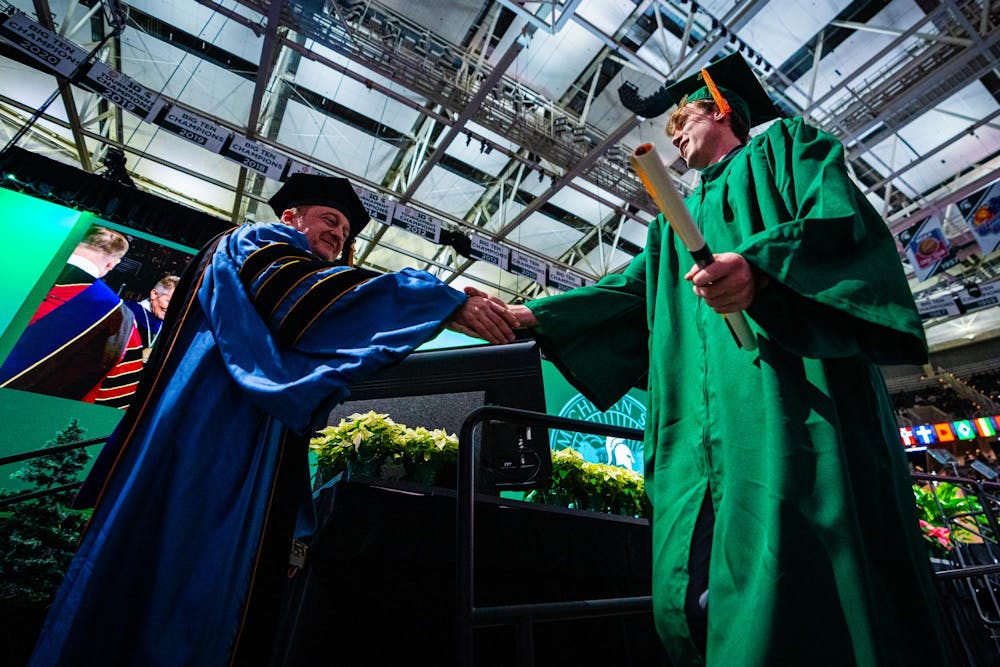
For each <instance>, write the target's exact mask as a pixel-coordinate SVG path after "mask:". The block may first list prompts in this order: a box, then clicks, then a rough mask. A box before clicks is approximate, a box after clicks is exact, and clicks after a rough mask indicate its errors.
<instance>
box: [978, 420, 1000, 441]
mask: <svg viewBox="0 0 1000 667" xmlns="http://www.w3.org/2000/svg"><path fill="white" fill-rule="evenodd" d="M972 423H973V424H975V426H976V432H977V433H979V435H980V436H982V437H984V438H991V437H993V436H995V435H996V434H997V429H996V426H995V423H996V417H979V418H978V419H974V420H973V422H972Z"/></svg>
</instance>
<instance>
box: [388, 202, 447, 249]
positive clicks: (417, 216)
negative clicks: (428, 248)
mask: <svg viewBox="0 0 1000 667" xmlns="http://www.w3.org/2000/svg"><path fill="white" fill-rule="evenodd" d="M389 224H391V225H392V226H393V227H399V228H400V229H405V230H406V231H408V232H411V233H413V234H416V235H417V236H422V237H423V238H425V239H427V240H428V241H432V242H434V243H439V242H440V241H441V221H440V220H438V219H437V218H435V217H434V216H433V215H429V214H427V213H424V212H423V211H418V210H417V209H415V208H410V207H409V206H406V205H404V204H396V208H395V210H394V211H393V212H392V220H391V222H390V223H389Z"/></svg>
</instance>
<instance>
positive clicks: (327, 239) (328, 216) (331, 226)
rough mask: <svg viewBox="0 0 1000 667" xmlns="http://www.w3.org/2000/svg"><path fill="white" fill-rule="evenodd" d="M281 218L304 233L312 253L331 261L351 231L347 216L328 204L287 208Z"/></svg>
mask: <svg viewBox="0 0 1000 667" xmlns="http://www.w3.org/2000/svg"><path fill="white" fill-rule="evenodd" d="M281 219H282V221H283V222H285V224H288V225H291V226H292V227H294V228H295V229H297V230H299V231H300V232H302V233H303V234H305V235H306V240H307V241H309V248H310V249H311V250H312V251H313V254H315V255H317V256H319V257H320V258H321V259H325V260H326V261H328V262H332V261H333V260H335V259H337V258H338V257H339V256H340V252H341V250H343V249H344V243H345V242H346V241H347V237H348V236H349V235H350V233H351V223H350V222H349V221H348V219H347V216H345V215H344V214H343V213H341V212H340V211H338V210H337V209H335V208H331V207H329V206H320V205H311V206H303V207H301V208H299V209H288V210H286V211H285V212H284V213H283V214H282V215H281Z"/></svg>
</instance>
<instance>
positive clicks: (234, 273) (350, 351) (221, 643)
mask: <svg viewBox="0 0 1000 667" xmlns="http://www.w3.org/2000/svg"><path fill="white" fill-rule="evenodd" d="M270 203H271V205H272V207H273V208H274V210H275V213H277V214H278V216H279V222H277V223H269V224H249V225H243V226H241V227H238V228H237V229H235V230H232V231H231V232H229V233H226V234H224V235H222V236H220V237H219V238H217V239H216V240H215V241H213V242H212V243H210V244H209V245H208V246H207V247H206V248H205V249H203V250H202V251H201V253H200V254H199V255H198V256H197V257H196V258H195V260H194V261H193V262H192V264H191V266H190V267H189V268H188V270H187V271H186V272H185V273H184V276H183V277H182V279H181V281H180V283H179V284H178V286H177V288H176V290H175V293H174V295H173V298H172V300H171V306H170V309H169V311H168V313H167V319H166V322H165V323H164V326H163V330H162V331H161V332H160V335H159V339H158V340H157V343H156V346H155V347H154V349H153V354H152V355H151V357H150V359H149V362H148V364H147V366H146V369H145V371H144V374H143V379H142V381H141V382H140V385H139V389H138V391H137V393H136V395H135V397H134V399H133V401H132V405H131V407H130V408H129V410H128V412H127V413H126V414H125V417H124V418H123V419H122V422H121V424H120V425H119V428H118V429H117V431H116V432H115V434H114V435H113V436H112V437H111V438H110V439H109V441H108V444H107V445H106V446H105V448H104V450H103V451H102V452H101V456H100V458H99V459H98V461H97V462H96V463H95V465H94V470H93V472H92V473H91V475H90V476H89V477H88V479H87V481H86V483H85V484H84V487H83V488H82V489H81V491H80V494H79V496H78V499H77V505H79V506H89V505H91V504H93V503H94V502H95V501H96V507H95V509H94V514H93V518H92V519H91V522H90V525H89V527H88V530H87V532H86V533H85V535H84V537H83V540H82V543H81V545H80V548H79V550H78V552H77V554H76V556H75V557H74V559H73V562H72V564H71V565H70V568H69V571H68V572H67V574H66V579H65V581H64V582H63V585H62V587H61V588H60V591H59V593H58V595H57V598H56V601H55V603H54V604H53V606H52V609H51V611H50V613H49V616H48V619H47V621H46V624H45V627H44V629H43V631H42V635H41V637H40V639H39V642H38V645H37V647H36V650H35V654H34V655H33V657H32V661H31V664H32V665H35V666H40V665H53V666H55V665H63V666H65V665H81V666H82V665H97V664H106V665H116V666H119V667H125V666H135V667H140V666H142V667H147V666H149V665H206V666H211V665H218V666H220V667H221V666H222V665H226V664H234V665H258V664H260V665H264V664H268V663H269V661H270V659H271V649H272V641H273V636H274V629H275V626H276V615H277V613H278V609H279V607H280V604H279V602H280V597H281V592H282V586H283V582H285V581H287V575H286V573H287V571H288V568H289V558H290V553H291V551H292V544H293V537H302V536H303V535H307V534H309V533H310V527H311V524H312V522H313V514H312V503H311V495H310V487H309V467H308V461H307V454H308V442H309V438H310V435H311V434H312V433H314V432H315V430H316V429H317V428H318V427H320V426H322V425H325V423H326V419H327V415H328V414H329V412H330V410H331V408H333V406H335V405H336V404H338V403H339V402H341V401H343V400H344V399H345V398H346V397H347V396H348V395H349V393H350V387H351V385H352V384H354V383H355V382H357V381H359V380H362V379H364V378H366V377H368V376H369V375H371V374H372V373H374V372H376V371H378V370H379V369H381V368H383V367H385V366H386V365H388V364H390V363H393V362H395V361H398V360H400V359H402V358H403V357H404V356H406V355H407V354H409V353H410V352H411V351H413V350H414V349H415V348H416V347H417V346H418V345H420V344H421V343H423V342H425V341H427V340H429V339H430V338H432V337H434V336H435V335H436V334H437V333H438V332H439V331H440V330H441V329H442V328H443V327H445V326H452V327H456V328H461V329H462V330H466V331H471V332H475V333H478V334H479V335H481V336H483V337H485V338H486V339H487V340H490V341H492V342H506V341H509V340H512V339H513V334H512V332H511V331H510V328H509V326H508V322H507V321H505V319H504V318H505V317H508V318H509V316H508V315H507V314H506V311H505V310H504V309H503V308H502V307H500V306H498V305H496V304H494V303H493V302H491V301H490V300H489V299H486V298H483V297H479V296H472V297H467V296H466V295H465V294H463V293H462V292H459V291H457V290H455V289H452V288H451V287H449V286H447V285H445V284H444V283H442V282H441V281H440V280H438V279H437V278H435V277H433V276H431V275H430V274H428V273H425V272H423V271H416V270H412V269H404V270H402V271H400V272H398V273H387V274H378V273H375V272H373V271H367V270H364V269H358V268H354V267H352V266H351V260H350V248H351V244H352V242H353V240H354V238H356V237H357V235H358V234H359V233H360V232H361V230H362V229H363V228H364V226H365V225H366V224H367V222H368V214H367V212H366V211H365V209H364V207H363V206H362V204H361V201H360V200H359V199H358V197H357V195H356V194H355V193H354V190H353V188H352V187H351V185H350V183H349V182H348V181H347V180H346V179H343V178H332V177H326V176H315V175H301V174H300V175H295V176H292V177H291V178H290V179H289V180H288V181H287V182H286V183H285V184H284V186H282V188H281V189H280V190H278V192H277V193H276V194H275V195H274V197H272V198H271V200H270ZM510 322H513V320H512V319H511V320H510Z"/></svg>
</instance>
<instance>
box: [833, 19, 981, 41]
mask: <svg viewBox="0 0 1000 667" xmlns="http://www.w3.org/2000/svg"><path fill="white" fill-rule="evenodd" d="M830 25H832V26H836V27H838V28H847V29H849V30H858V31H861V32H874V33H877V34H879V35H902V34H903V33H904V32H906V31H905V30H900V29H899V28H880V27H878V26H873V25H868V24H867V23H856V22H855V21H830ZM912 36H913V37H917V38H918V39H923V40H926V41H928V42H943V43H945V44H954V45H956V46H972V40H971V39H968V38H965V37H953V36H951V35H937V34H933V33H929V32H915V33H913V34H912Z"/></svg>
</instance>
